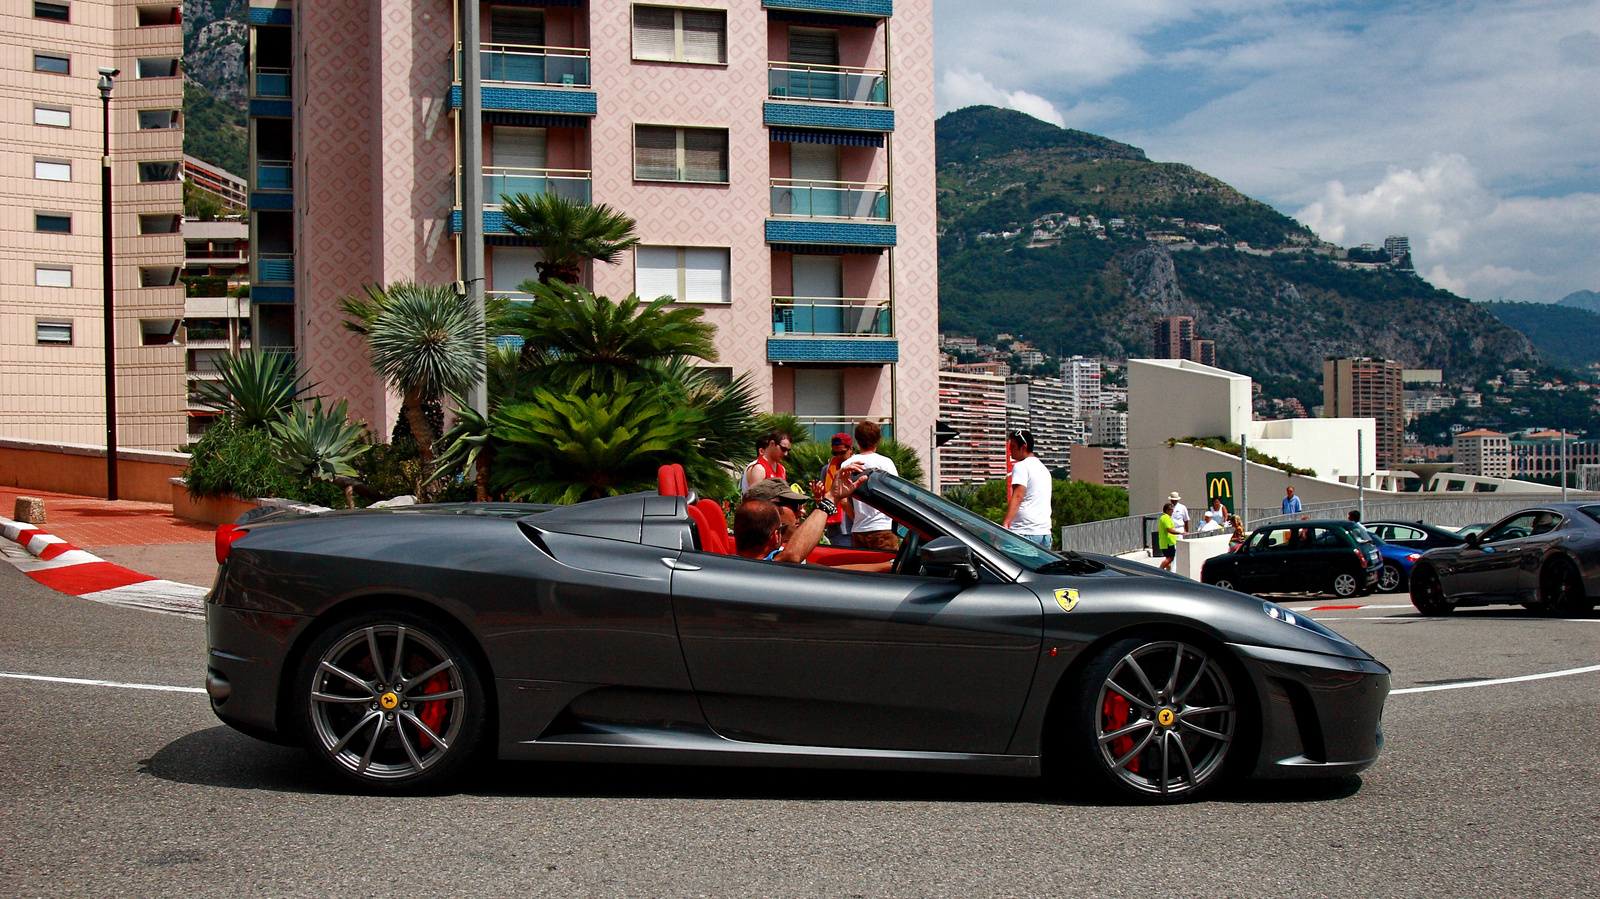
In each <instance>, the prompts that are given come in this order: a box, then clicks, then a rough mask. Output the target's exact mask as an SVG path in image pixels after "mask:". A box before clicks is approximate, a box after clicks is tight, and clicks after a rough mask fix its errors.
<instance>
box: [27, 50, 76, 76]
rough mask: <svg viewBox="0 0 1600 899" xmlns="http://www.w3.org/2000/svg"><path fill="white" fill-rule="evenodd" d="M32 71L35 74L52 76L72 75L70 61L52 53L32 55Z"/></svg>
mask: <svg viewBox="0 0 1600 899" xmlns="http://www.w3.org/2000/svg"><path fill="white" fill-rule="evenodd" d="M33 70H34V71H35V72H49V73H51V74H53V75H70V74H72V60H71V59H70V58H68V57H65V56H57V55H56V54H54V53H35V54H33Z"/></svg>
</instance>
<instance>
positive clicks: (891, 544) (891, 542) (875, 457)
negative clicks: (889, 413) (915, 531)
mask: <svg viewBox="0 0 1600 899" xmlns="http://www.w3.org/2000/svg"><path fill="white" fill-rule="evenodd" d="M855 439H856V454H855V455H854V456H851V457H850V459H849V461H847V462H845V463H844V466H843V470H845V471H855V472H863V473H864V472H868V471H887V472H888V473H890V474H892V475H895V476H897V477H898V476H899V474H900V469H898V468H896V467H895V465H894V460H893V459H890V458H889V457H888V456H885V455H882V454H881V453H879V452H878V442H879V441H880V440H881V439H883V429H882V428H880V427H878V423H877V422H875V421H862V422H857V423H856V429H855ZM848 502H849V503H850V510H851V511H852V512H854V513H855V517H854V518H853V519H852V520H851V522H850V545H851V546H853V547H855V548H856V549H878V550H883V551H885V552H897V551H898V550H899V549H900V538H899V536H898V535H896V534H895V532H894V519H892V518H890V517H889V516H887V515H885V514H883V513H882V512H879V511H878V510H877V509H874V508H872V507H871V506H869V505H867V504H866V503H864V502H861V501H860V500H856V499H851V500H848Z"/></svg>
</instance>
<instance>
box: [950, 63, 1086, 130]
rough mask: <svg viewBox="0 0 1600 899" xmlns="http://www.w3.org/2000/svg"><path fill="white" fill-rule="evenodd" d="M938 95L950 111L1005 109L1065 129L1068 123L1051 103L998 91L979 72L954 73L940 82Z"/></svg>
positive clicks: (1037, 98)
mask: <svg viewBox="0 0 1600 899" xmlns="http://www.w3.org/2000/svg"><path fill="white" fill-rule="evenodd" d="M939 95H940V98H941V100H942V101H943V105H944V106H945V107H946V108H948V109H960V108H961V107H963V106H979V105H984V106H1004V107H1006V108H1007V109H1015V110H1016V111H1018V112H1025V113H1027V114H1028V115H1031V116H1033V117H1034V118H1036V119H1039V120H1040V121H1044V122H1049V123H1050V124H1052V125H1058V126H1063V127H1065V125H1066V120H1065V119H1063V118H1062V117H1061V113H1060V112H1057V111H1056V108H1055V106H1053V105H1052V104H1051V103H1050V101H1049V100H1046V99H1045V98H1043V97H1041V96H1039V95H1038V94H1030V93H1028V92H1027V91H1005V90H1001V89H1000V88H998V87H995V86H994V85H993V84H991V83H990V81H989V79H987V78H985V77H983V76H982V75H980V74H978V73H977V72H969V71H966V70H964V69H953V70H950V71H947V72H945V73H944V77H942V78H940V79H939Z"/></svg>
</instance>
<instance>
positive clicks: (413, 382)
mask: <svg viewBox="0 0 1600 899" xmlns="http://www.w3.org/2000/svg"><path fill="white" fill-rule="evenodd" d="M364 290H365V293H366V297H365V298H360V297H348V298H346V299H345V300H344V302H343V303H342V307H343V308H344V311H345V312H346V313H348V314H350V315H352V316H354V317H355V321H346V322H345V326H346V327H348V328H350V329H351V330H353V331H356V332H358V333H365V334H366V336H367V346H368V349H369V350H370V351H371V353H372V368H373V370H374V371H376V372H377V373H378V374H379V375H382V376H383V377H384V378H386V379H388V380H389V381H390V382H392V383H393V384H394V386H395V388H396V389H397V390H398V391H399V392H400V404H401V411H402V413H403V414H404V415H405V416H406V421H407V422H408V423H409V424H410V425H411V434H412V436H413V437H415V438H416V440H417V451H418V453H419V454H420V455H421V457H422V469H423V471H424V472H429V471H431V469H432V468H433V444H434V441H435V440H437V439H438V437H439V435H438V434H437V433H435V432H434V428H433V425H432V424H431V423H430V422H429V421H428V419H427V416H426V415H425V414H423V406H424V405H425V404H426V403H429V402H437V401H438V400H439V398H440V397H442V396H444V394H445V393H447V392H454V393H465V392H466V391H467V390H468V389H469V388H470V387H472V386H473V385H474V384H476V383H477V382H478V381H479V380H480V379H482V377H483V373H484V358H485V352H486V344H487V340H486V337H485V328H484V323H483V320H482V319H480V318H479V317H478V312H477V310H476V309H475V308H474V306H473V302H472V299H471V297H464V296H461V295H459V294H457V293H456V292H455V291H454V290H453V289H451V288H449V287H444V286H438V285H426V284H416V283H413V282H410V281H399V282H396V283H394V284H391V285H389V286H388V287H387V288H378V287H371V286H369V287H366V288H364Z"/></svg>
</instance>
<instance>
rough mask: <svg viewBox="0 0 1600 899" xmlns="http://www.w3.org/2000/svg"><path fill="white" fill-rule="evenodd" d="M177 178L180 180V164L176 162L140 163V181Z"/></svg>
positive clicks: (173, 179)
mask: <svg viewBox="0 0 1600 899" xmlns="http://www.w3.org/2000/svg"><path fill="white" fill-rule="evenodd" d="M176 180H178V164H177V163H176V162H141V163H139V181H140V182H141V183H146V182H152V181H176Z"/></svg>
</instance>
